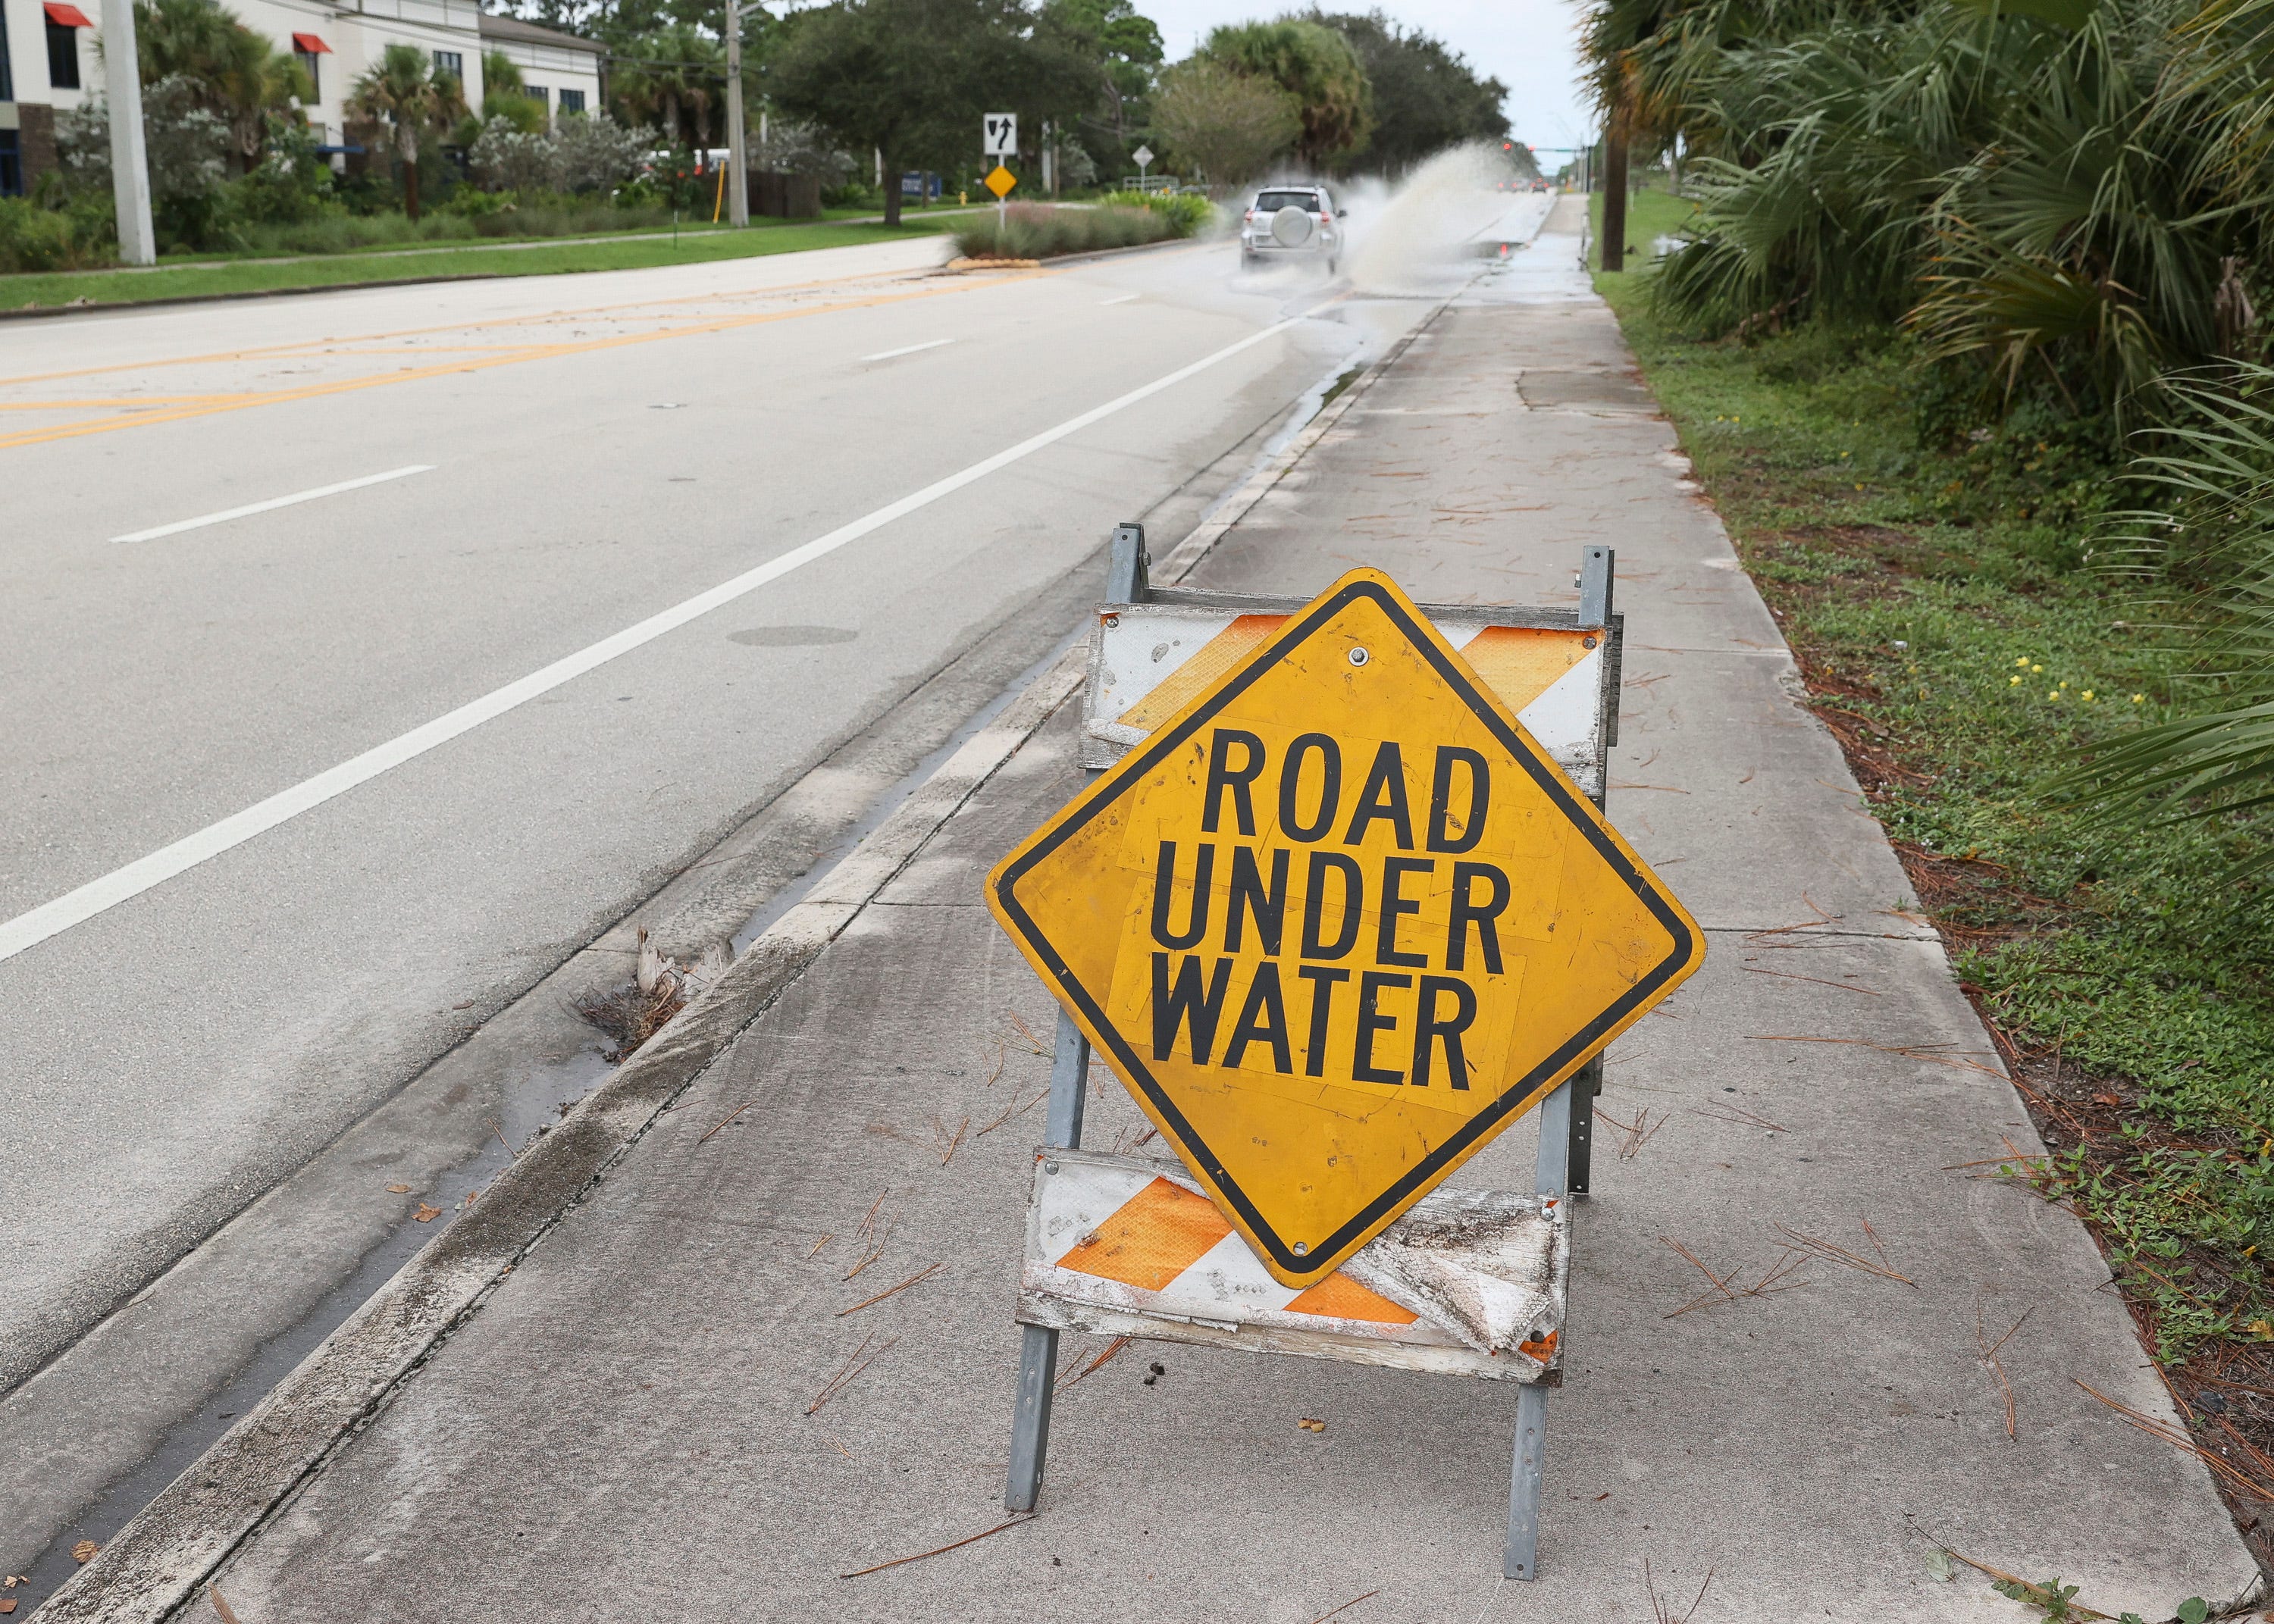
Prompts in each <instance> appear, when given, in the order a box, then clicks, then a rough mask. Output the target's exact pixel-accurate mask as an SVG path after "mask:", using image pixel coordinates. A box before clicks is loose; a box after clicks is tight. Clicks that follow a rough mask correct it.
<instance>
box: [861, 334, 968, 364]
mask: <svg viewBox="0 0 2274 1624" xmlns="http://www.w3.org/2000/svg"><path fill="white" fill-rule="evenodd" d="M953 342H955V341H954V340H953V339H952V338H935V339H933V340H932V341H931V342H930V343H924V344H904V345H902V346H901V347H900V349H898V350H878V351H877V353H876V354H875V355H872V356H862V357H861V358H862V360H863V361H889V360H891V359H892V357H894V356H904V355H914V354H915V352H916V351H917V350H937V349H938V348H939V347H940V346H941V345H942V344H952V343H953Z"/></svg>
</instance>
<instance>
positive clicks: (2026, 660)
mask: <svg viewBox="0 0 2274 1624" xmlns="http://www.w3.org/2000/svg"><path fill="white" fill-rule="evenodd" d="M2014 664H2015V665H2019V666H2020V667H2022V669H2023V670H2024V671H2026V670H2028V669H2029V656H2028V655H2026V654H2024V655H2023V656H2022V658H2019V659H2017V660H2015V661H2014Z"/></svg>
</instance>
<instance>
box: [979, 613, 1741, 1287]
mask: <svg viewBox="0 0 2274 1624" xmlns="http://www.w3.org/2000/svg"><path fill="white" fill-rule="evenodd" d="M988 903H989V906H990V908H992V910H993V911H994V914H995V917H996V919H997V920H998V921H999V922H1000V923H1001V924H1002V926H1003V928H1004V929H1005V930H1006V931H1008V932H1009V933H1010V935H1011V936H1012V939H1013V941H1014V942H1016V943H1017V944H1018V945H1019V947H1020V951H1023V952H1024V953H1025V954H1026V956H1027V957H1028V959H1029V960H1030V961H1031V962H1032V963H1033V964H1034V966H1035V969H1036V970H1037V971H1039V972H1040V973H1041V974H1042V977H1043V981H1044V983H1045V984H1046V985H1048V986H1049V987H1050V989H1051V990H1052V991H1053V992H1054V993H1055V994H1056V995H1057V996H1058V997H1059V999H1061V1000H1062V1001H1063V1002H1064V1003H1065V1005H1066V1006H1067V1008H1068V1009H1069V1010H1070V1011H1072V1013H1073V1017H1074V1019H1075V1020H1076V1021H1077V1022H1078V1023H1080V1025H1081V1027H1082V1029H1083V1030H1084V1031H1085V1032H1086V1033H1087V1034H1088V1036H1089V1039H1090V1041H1091V1042H1092V1043H1094V1044H1095V1045H1096V1047H1097V1049H1099V1051H1100V1052H1101V1053H1103V1055H1105V1056H1107V1057H1108V1058H1109V1061H1110V1063H1111V1065H1112V1067H1113V1069H1114V1070H1115V1071H1116V1072H1118V1074H1119V1076H1120V1077H1121V1079H1122V1081H1123V1082H1124V1083H1125V1084H1126V1086H1128V1088H1129V1090H1130V1092H1131V1094H1133V1096H1134V1097H1135V1099H1136V1101H1137V1102H1138V1104H1139V1106H1140V1107H1141V1109H1143V1110H1144V1112H1145V1114H1146V1115H1147V1116H1149V1117H1150V1118H1151V1119H1152V1120H1153V1122H1154V1124H1156V1126H1157V1127H1158V1128H1159V1129H1160V1131H1161V1132H1162V1133H1163V1135H1164V1136H1165V1137H1166V1138H1167V1139H1168V1141H1169V1142H1170V1143H1171V1145H1172V1146H1174V1147H1175V1148H1176V1150H1177V1151H1178V1154H1179V1155H1181V1156H1182V1157H1183V1159H1184V1162H1185V1164H1186V1166H1187V1167H1188V1168H1190V1169H1191V1170H1192V1172H1193V1175H1194V1176H1195V1177H1197V1178H1198V1179H1199V1180H1200V1181H1201V1184H1202V1185H1203V1186H1204V1187H1205V1188H1206V1189H1207V1190H1208V1191H1209V1193H1210V1194H1211V1195H1212V1196H1213V1197H1214V1199H1216V1204H1217V1205H1218V1207H1221V1208H1222V1209H1223V1212H1224V1215H1225V1217H1227V1218H1228V1219H1230V1220H1231V1222H1232V1223H1233V1224H1234V1225H1235V1226H1236V1227H1237V1228H1238V1229H1239V1231H1240V1233H1241V1234H1243V1235H1244V1236H1246V1237H1247V1239H1248V1241H1249V1242H1250V1243H1251V1244H1253V1245H1254V1248H1255V1250H1256V1252H1257V1253H1258V1255H1259V1256H1260V1257H1261V1259H1263V1262H1264V1265H1265V1267H1268V1268H1269V1270H1270V1271H1271V1273H1272V1274H1274V1275H1275V1276H1276V1277H1277V1278H1278V1279H1279V1280H1280V1281H1281V1282H1284V1283H1286V1284H1288V1285H1295V1286H1299V1285H1303V1284H1305V1283H1306V1282H1311V1281H1314V1280H1317V1279H1320V1278H1321V1277H1322V1276H1324V1275H1325V1274H1328V1273H1329V1272H1330V1271H1332V1270H1333V1268H1334V1267H1336V1265H1337V1264H1338V1263H1341V1262H1342V1261H1343V1260H1344V1259H1346V1258H1348V1257H1349V1256H1350V1255H1351V1253H1352V1252H1356V1251H1357V1250H1358V1249H1359V1247H1360V1246H1362V1245H1364V1244H1366V1243H1367V1241H1368V1240H1371V1239H1372V1238H1373V1237H1374V1236H1375V1235H1377V1234H1379V1233H1380V1232H1381V1231H1382V1229H1384V1228H1386V1227H1387V1226H1388V1225H1389V1222H1391V1221H1392V1220H1393V1219H1395V1218H1396V1217H1397V1215H1398V1214H1401V1213H1403V1212H1404V1211H1405V1209H1406V1208H1407V1207H1411V1206H1412V1204H1413V1203H1414V1202H1415V1201H1417V1200H1418V1199H1420V1198H1421V1196H1423V1195H1424V1194H1426V1193H1427V1192H1428V1191H1429V1190H1430V1189H1431V1188H1433V1187H1434V1185H1436V1184H1438V1183H1439V1182H1440V1181H1442V1179H1443V1178H1444V1177H1445V1176H1446V1175H1447V1174H1449V1173H1450V1172H1451V1171H1452V1170H1453V1169H1455V1168H1457V1167H1458V1166H1459V1165H1460V1164H1461V1163H1462V1162H1464V1161H1465V1160H1467V1159H1468V1157H1470V1156H1471V1155H1473V1154H1475V1153H1476V1152H1477V1150H1478V1149H1479V1148H1480V1147H1482V1146H1483V1145H1485V1144H1486V1143H1487V1141H1488V1140H1490V1139H1492V1137H1493V1136H1494V1135H1495V1133H1497V1132H1500V1131H1501V1130H1502V1128H1505V1127H1506V1126H1507V1125H1508V1124H1510V1123H1511V1122H1513V1121H1514V1120H1515V1119H1516V1118H1517V1116H1521V1115H1522V1114H1523V1113H1524V1112H1525V1111H1526V1110H1528V1109H1531V1107H1532V1106H1533V1105H1534V1104H1536V1103H1537V1102H1538V1101H1540V1099H1541V1098H1542V1097H1543V1096H1545V1095H1546V1094H1547V1093H1548V1092H1549V1091H1550V1090H1551V1089H1552V1088H1554V1087H1555V1085H1556V1084H1558V1083H1559V1082H1561V1081H1562V1080H1563V1079H1565V1078H1566V1077H1568V1076H1570V1074H1571V1072H1573V1071H1576V1070H1577V1069H1578V1068H1579V1066H1581V1065H1582V1064H1585V1062H1586V1061H1587V1060H1588V1059H1589V1058H1590V1057H1592V1056H1593V1055H1595V1054H1596V1053H1597V1052H1598V1051H1600V1049H1602V1048H1603V1047H1604V1046H1605V1045H1606V1044H1608V1042H1609V1041H1611V1040H1612V1039H1613V1038H1615V1036H1617V1035H1618V1034H1620V1033H1621V1032H1623V1031H1624V1030H1625V1029H1626V1028H1627V1027H1628V1026H1631V1025H1632V1024H1633V1023H1634V1022H1635V1021H1636V1020H1638V1019H1640V1018H1641V1017H1642V1015H1643V1013H1644V1011H1646V1010H1648V1009H1649V1008H1650V1006H1651V1005H1652V1004H1655V1003H1657V1002H1658V1001H1659V1000H1660V999H1661V998H1663V997H1665V996H1667V994H1668V993H1669V992H1671V991H1673V990H1674V989H1675V987H1676V986H1678V985H1679V984H1680V983H1681V982H1682V981H1683V979H1685V978H1686V977H1687V976H1688V975H1689V974H1690V973H1691V972H1692V971H1693V970H1695V969H1696V968H1697V966H1698V962H1699V960H1700V959H1701V958H1702V956H1703V953H1704V938H1703V937H1702V936H1701V935H1700V934H1699V932H1698V927H1697V924H1696V923H1695V921H1692V920H1691V919H1690V916H1689V914H1687V913H1686V912H1684V911H1683V907H1682V905H1681V904H1680V903H1678V902H1676V901H1675V899H1674V898H1672V897H1671V896H1670V895H1668V893H1667V891H1665V889H1664V888H1663V887H1662V886H1661V885H1660V883H1659V882H1658V879H1657V877H1656V876H1654V875H1653V874H1652V873H1651V872H1650V870H1649V869H1648V868H1646V867H1645V866H1644V864H1643V862H1642V861H1641V859H1640V858H1638V857H1637V856H1636V855H1635V853H1633V852H1632V851H1631V850H1630V848H1629V847H1628V846H1627V844H1626V842H1625V841H1624V840H1623V839H1621V838H1619V835H1618V832H1617V831H1615V830H1614V829H1612V828H1611V827H1610V825H1609V824H1608V823H1605V822H1604V821H1603V818H1602V816H1601V814H1600V812H1598V811H1597V810H1596V808H1595V807H1594V806H1593V803H1592V802H1590V801H1588V800H1587V799H1586V798H1585V796H1584V795H1582V794H1581V793H1579V792H1578V790H1577V788H1576V787H1574V786H1573V785H1572V783H1571V781H1570V778H1566V777H1565V776H1564V774H1563V773H1562V771H1561V770H1560V769H1558V768H1557V766H1556V765H1555V763H1554V762H1553V761H1552V760H1551V759H1550V758H1549V757H1548V756H1547V753H1546V751H1545V750H1543V749H1542V748H1540V745H1539V744H1538V743H1537V742H1536V741H1534V740H1533V739H1532V736H1531V735H1530V734H1529V733H1526V732H1525V731H1524V729H1523V728H1522V727H1521V726H1519V725H1518V724H1517V721H1516V720H1515V718H1513V717H1511V716H1510V714H1509V712H1508V711H1507V709H1506V708H1505V707H1504V706H1503V705H1502V703H1500V701H1499V700H1497V699H1496V698H1495V696H1494V695H1493V694H1492V692H1491V690H1490V689H1488V688H1486V686H1485V685H1484V684H1483V683H1482V682H1480V680H1478V678H1477V676H1476V674H1475V673H1474V672H1473V671H1472V670H1471V669H1470V667H1469V666H1468V665H1467V664H1466V663H1465V662H1464V661H1463V659H1462V658H1461V657H1460V656H1459V655H1458V654H1457V653H1456V652H1454V650H1453V649H1452V648H1451V646H1450V645H1449V643H1447V642H1446V641H1445V639H1444V637H1443V636H1442V635H1441V634H1440V633H1439V632H1438V631H1437V630H1436V629H1435V628H1433V627H1432V626H1431V625H1430V624H1429V622H1428V621H1427V620H1426V619H1424V618H1423V616H1422V614H1421V613H1420V612H1419V610H1417V609H1416V608H1415V607H1414V605H1413V604H1412V602H1411V601H1409V600H1408V599H1407V598H1406V597H1405V595H1404V593H1403V592H1401V591H1400V590H1398V589H1397V586H1396V584H1395V583H1392V582H1391V581H1390V580H1389V577H1387V576H1386V575H1381V574H1379V573H1377V572H1375V571H1373V570H1363V569H1362V570H1356V571H1353V572H1352V573H1351V574H1350V575H1345V576H1344V577H1343V579H1342V580H1340V581H1338V582H1337V583H1335V585H1334V586H1333V587H1332V588H1331V589H1330V590H1328V591H1327V592H1326V594H1325V595H1324V596H1322V597H1321V598H1319V599H1318V600H1317V601H1316V602H1314V603H1313V604H1311V605H1309V606H1308V607H1307V608H1306V609H1305V610H1304V611H1303V612H1302V613H1299V614H1296V615H1293V616H1291V617H1289V618H1288V619H1287V620H1285V621H1284V623H1283V624H1282V625H1281V626H1279V627H1278V628H1277V629H1276V632H1275V633H1274V634H1273V635H1270V636H1269V637H1268V638H1265V639H1261V640H1260V641H1259V642H1258V643H1256V644H1255V645H1254V647H1253V649H1252V650H1249V651H1248V652H1247V653H1246V655H1245V657H1244V658H1239V660H1238V661H1237V662H1236V663H1235V664H1233V665H1230V666H1229V667H1228V668H1226V669H1225V670H1224V671H1223V672H1222V673H1221V674H1219V675H1217V676H1216V678H1215V679H1214V680H1211V681H1209V683H1208V684H1207V686H1206V687H1205V688H1202V689H1201V691H1200V692H1198V693H1197V694H1195V695H1193V696H1192V697H1191V698H1190V699H1189V700H1187V701H1186V703H1184V704H1183V705H1181V706H1180V707H1179V708H1178V710H1177V711H1176V712H1175V714H1174V715H1172V716H1170V717H1168V718H1166V719H1165V720H1164V721H1163V723H1162V724H1161V725H1160V726H1158V727H1157V728H1156V730H1155V731H1154V732H1153V733H1150V734H1149V735H1148V736H1147V737H1146V739H1145V740H1144V741H1143V742H1142V743H1141V744H1140V745H1139V746H1138V747H1137V748H1133V749H1132V750H1131V751H1130V753H1129V754H1128V755H1127V756H1124V757H1123V758H1122V760H1121V761H1120V763H1118V765H1116V766H1115V767H1114V768H1113V769H1112V770H1111V771H1108V772H1106V773H1105V774H1103V776H1102V777H1100V778H1098V779H1097V780H1096V782H1095V783H1093V784H1091V785H1090V786H1088V789H1087V790H1085V791H1084V792H1083V793H1081V795H1079V796H1077V797H1076V798H1075V799H1074V801H1073V802H1072V804H1070V805H1069V806H1067V807H1066V808H1065V810H1064V811H1062V812H1060V813H1059V814H1058V816H1056V817H1054V818H1053V819H1051V820H1050V823H1048V824H1046V825H1045V826H1044V827H1043V828H1042V829H1040V830H1037V831H1035V833H1034V834H1033V835H1031V836H1029V837H1028V838H1027V839H1026V840H1025V841H1024V842H1022V843H1021V844H1020V846H1019V847H1018V849H1016V850H1015V851H1013V853H1011V854H1010V855H1009V856H1008V857H1006V858H1005V859H1004V861H1002V863H1001V864H1000V865H999V866H998V867H997V868H996V869H995V871H994V872H993V873H992V874H991V875H990V876H988Z"/></svg>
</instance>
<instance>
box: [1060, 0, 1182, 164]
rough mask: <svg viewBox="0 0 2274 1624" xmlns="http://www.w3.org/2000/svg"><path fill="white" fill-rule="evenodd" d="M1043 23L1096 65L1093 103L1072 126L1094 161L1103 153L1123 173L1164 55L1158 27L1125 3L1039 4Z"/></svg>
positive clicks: (1065, 0) (1075, 0)
mask: <svg viewBox="0 0 2274 1624" xmlns="http://www.w3.org/2000/svg"><path fill="white" fill-rule="evenodd" d="M1043 22H1044V24H1045V25H1046V26H1051V27H1054V28H1057V29H1058V30H1059V31H1061V32H1062V33H1063V34H1065V36H1066V39H1067V42H1068V45H1069V46H1070V48H1072V49H1075V50H1077V51H1079V52H1081V54H1082V55H1084V56H1088V58H1089V60H1090V61H1091V62H1092V63H1093V64H1095V68H1096V75H1097V86H1098V100H1097V102H1096V105H1095V106H1094V107H1093V108H1092V109H1090V110H1089V111H1088V112H1086V113H1084V114H1082V115H1081V117H1080V118H1079V119H1078V120H1077V121H1076V123H1077V128H1078V130H1079V131H1080V132H1081V135H1082V136H1083V137H1087V138H1088V139H1082V141H1081V145H1082V147H1083V150H1084V151H1085V152H1086V153H1087V154H1088V155H1089V156H1090V158H1091V159H1092V161H1093V162H1095V161H1096V159H1097V158H1098V157H1100V156H1101V155H1102V156H1103V157H1104V158H1105V159H1106V160H1107V161H1108V162H1109V164H1110V165H1111V168H1112V169H1114V172H1115V173H1117V174H1118V173H1121V172H1123V169H1124V168H1125V166H1126V160H1127V158H1128V156H1129V152H1130V149H1131V148H1132V147H1133V146H1135V145H1136V140H1135V132H1138V131H1140V130H1142V129H1144V128H1145V127H1146V125H1147V124H1148V118H1149V113H1150V106H1149V102H1150V98H1151V95H1152V92H1153V87H1154V82H1155V80H1156V79H1157V78H1158V77H1159V75H1160V71H1161V61H1162V58H1163V56H1164V55H1165V54H1166V53H1165V52H1164V51H1163V49H1162V46H1161V31H1160V29H1159V28H1157V27H1156V26H1154V24H1153V20H1152V19H1150V18H1148V17H1143V16H1140V15H1139V14H1138V11H1137V9H1136V7H1135V6H1133V4H1130V0H1043Z"/></svg>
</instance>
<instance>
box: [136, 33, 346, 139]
mask: <svg viewBox="0 0 2274 1624" xmlns="http://www.w3.org/2000/svg"><path fill="white" fill-rule="evenodd" d="M134 41H135V55H136V58H137V65H138V67H139V70H140V72H141V77H142V82H143V83H144V84H145V85H155V84H157V83H158V82H159V81H161V80H162V79H177V80H179V81H180V83H181V85H182V86H183V87H184V93H185V94H187V95H188V96H189V97H190V98H191V101H192V103H193V104H194V105H195V106H198V107H200V108H203V109H205V110H206V111H207V112H209V113H212V114H213V115H214V116H215V117H218V118H220V119H221V120H222V122H223V123H224V124H227V125H228V126H229V132H230V154H231V155H232V157H233V159H234V161H235V162H236V165H237V168H239V169H246V168H250V167H251V166H252V162H253V161H254V160H256V159H258V158H259V157H260V148H261V143H262V141H263V140H264V139H265V138H266V136H267V129H268V120H269V119H270V117H275V116H279V115H282V114H283V113H285V112H286V111H287V109H289V108H290V103H291V100H292V98H293V97H294V96H299V97H302V98H303V99H306V100H312V99H313V98H314V94H315V92H314V89H313V87H312V86H310V85H309V83H308V76H307V73H306V71H305V70H303V69H302V68H301V66H300V64H298V63H297V62H295V61H294V60H292V58H291V57H290V56H286V55H285V54H284V53H283V52H282V51H279V50H278V49H275V47H274V46H272V45H271V44H269V42H268V41H267V36H265V35H263V34H259V33H256V32H255V31H254V30H252V29H251V28H248V27H246V26H245V25H244V24H243V23H241V22H239V21H238V20H237V18H236V17H235V16H234V15H233V14H232V13H230V11H225V10H224V9H222V6H220V5H219V4H216V0H136V4H135V7H134Z"/></svg>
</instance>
